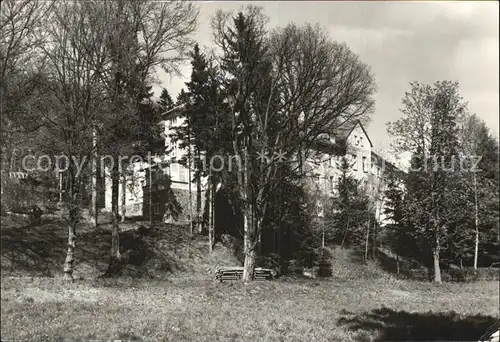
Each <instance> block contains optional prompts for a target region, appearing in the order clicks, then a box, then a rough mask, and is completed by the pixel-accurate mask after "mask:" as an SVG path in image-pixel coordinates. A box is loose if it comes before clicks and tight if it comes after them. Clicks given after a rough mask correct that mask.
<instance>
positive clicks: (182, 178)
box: [179, 165, 187, 182]
mask: <svg viewBox="0 0 500 342" xmlns="http://www.w3.org/2000/svg"><path fill="white" fill-rule="evenodd" d="M179 181H181V182H187V179H186V168H185V167H184V166H182V165H179Z"/></svg>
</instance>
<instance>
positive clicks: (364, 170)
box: [363, 157, 368, 172]
mask: <svg viewBox="0 0 500 342" xmlns="http://www.w3.org/2000/svg"><path fill="white" fill-rule="evenodd" d="M363 172H368V165H367V164H366V157H363Z"/></svg>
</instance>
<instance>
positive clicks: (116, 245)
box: [108, 166, 121, 274]
mask: <svg viewBox="0 0 500 342" xmlns="http://www.w3.org/2000/svg"><path fill="white" fill-rule="evenodd" d="M119 186H120V175H119V173H118V169H117V166H114V170H112V172H111V212H112V224H111V258H110V264H109V268H108V274H116V273H117V272H118V270H119V264H120V259H121V255H120V220H119V211H118V197H119V196H118V190H119Z"/></svg>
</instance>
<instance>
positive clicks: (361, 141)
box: [359, 137, 363, 147]
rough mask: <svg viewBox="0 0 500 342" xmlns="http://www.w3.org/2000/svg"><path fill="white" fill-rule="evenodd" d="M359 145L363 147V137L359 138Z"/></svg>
mask: <svg viewBox="0 0 500 342" xmlns="http://www.w3.org/2000/svg"><path fill="white" fill-rule="evenodd" d="M359 144H360V145H361V147H363V137H359Z"/></svg>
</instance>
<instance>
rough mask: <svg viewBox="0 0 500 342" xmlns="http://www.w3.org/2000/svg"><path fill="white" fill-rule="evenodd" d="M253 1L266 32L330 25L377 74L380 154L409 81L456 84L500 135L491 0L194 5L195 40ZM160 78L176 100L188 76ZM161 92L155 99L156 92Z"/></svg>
mask: <svg viewBox="0 0 500 342" xmlns="http://www.w3.org/2000/svg"><path fill="white" fill-rule="evenodd" d="M247 3H252V4H255V5H259V6H262V7H263V8H264V12H265V13H266V14H267V15H268V16H269V19H270V21H269V27H280V26H285V25H287V24H288V23H291V22H294V23H296V24H303V23H307V22H309V23H311V24H316V23H318V24H319V25H321V26H323V27H325V28H326V29H327V30H328V32H329V33H330V37H331V39H332V40H335V41H338V42H345V43H346V44H347V45H348V46H349V47H350V48H351V50H352V51H353V52H355V53H356V54H357V55H358V56H359V57H360V59H361V60H362V61H363V62H364V63H366V64H368V65H369V66H370V67H371V69H372V72H373V74H374V76H375V81H376V83H377V93H376V95H375V101H376V108H375V111H374V113H373V115H372V119H371V122H370V124H369V125H368V127H366V130H367V132H368V135H369V136H370V139H371V140H372V142H373V145H374V147H375V148H376V149H378V150H385V151H388V150H389V148H390V138H389V137H388V135H387V133H386V123H387V122H389V121H395V120H397V119H398V118H400V117H401V116H402V114H401V112H400V108H401V107H402V106H401V98H402V97H403V95H404V93H405V91H408V90H409V89H410V88H409V82H411V81H419V82H422V83H426V84H431V83H433V82H434V81H437V80H450V81H458V82H459V84H460V93H461V95H462V97H463V98H464V100H465V101H468V104H469V105H468V108H469V111H470V112H471V113H476V114H477V115H478V116H479V117H481V118H482V119H483V120H484V121H485V122H486V124H487V125H488V127H489V128H490V130H491V133H492V134H493V135H494V136H496V137H498V136H499V127H498V126H499V33H498V30H499V27H498V25H499V14H498V12H499V5H498V3H497V2H496V1H494V2H465V1H460V2H451V1H450V2H417V1H411V2H393V1H385V2H373V1H369V2H368V1H367V2H354V1H344V2H340V1H339V2H333V1H323V2H319V1H318V2H315V1H307V2H299V1H272V2H271V1H270V2H237V1H234V2H233V1H209V2H201V1H200V2H197V4H198V5H199V7H200V15H199V23H198V29H197V31H196V32H195V34H194V39H195V40H196V41H197V42H198V43H199V44H200V46H201V47H207V48H210V47H211V46H212V42H211V40H212V31H211V29H210V20H211V17H212V16H213V15H214V14H215V12H216V11H217V10H219V9H222V10H228V11H237V10H238V9H240V8H241V6H243V5H245V4H247ZM181 70H182V77H177V76H169V75H166V74H164V73H159V74H158V78H159V81H160V84H159V86H161V87H165V88H167V89H168V91H169V92H170V94H171V95H172V96H173V97H174V98H175V96H176V95H177V93H178V92H179V91H180V90H181V89H182V88H183V87H184V82H186V81H187V79H188V77H189V76H190V71H191V68H190V66H189V61H188V62H187V63H186V65H185V66H184V67H182V68H181ZM158 89H159V87H156V88H155V90H156V92H157V93H156V95H159V91H158Z"/></svg>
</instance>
